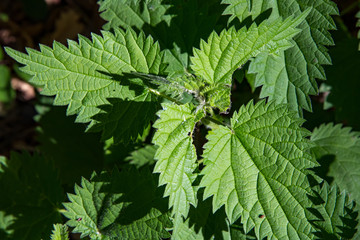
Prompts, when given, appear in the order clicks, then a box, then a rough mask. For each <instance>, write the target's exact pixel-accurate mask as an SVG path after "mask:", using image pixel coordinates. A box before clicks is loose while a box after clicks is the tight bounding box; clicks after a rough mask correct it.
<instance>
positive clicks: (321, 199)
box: [310, 182, 358, 240]
mask: <svg viewBox="0 0 360 240" xmlns="http://www.w3.org/2000/svg"><path fill="white" fill-rule="evenodd" d="M315 191H316V195H317V197H316V198H315V199H314V200H315V201H316V202H317V204H314V207H313V208H311V209H310V211H311V212H312V213H315V214H314V216H319V217H318V218H314V219H313V220H311V222H312V224H313V225H314V227H315V229H316V230H317V231H316V233H315V235H316V236H317V237H318V238H319V239H328V240H330V239H334V240H336V239H353V236H354V233H355V232H356V225H357V224H358V222H357V221H356V220H355V219H356V217H357V213H356V212H354V208H355V202H352V201H350V200H349V196H348V195H347V194H346V192H345V191H343V192H341V191H340V190H339V188H338V187H337V186H332V187H331V186H329V184H328V183H327V182H323V185H322V187H320V186H316V189H315ZM315 201H314V202H315Z"/></svg>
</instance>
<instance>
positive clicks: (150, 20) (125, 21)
mask: <svg viewBox="0 0 360 240" xmlns="http://www.w3.org/2000/svg"><path fill="white" fill-rule="evenodd" d="M161 2H162V0H150V1H139V0H120V1H113V0H104V1H100V2H99V4H100V8H99V12H102V13H101V14H100V16H101V17H102V18H103V19H105V20H106V21H108V22H107V23H106V24H105V25H104V27H103V28H104V29H106V30H109V29H111V28H114V27H115V28H116V27H120V26H121V27H123V28H127V27H136V28H138V29H142V28H143V26H144V25H150V26H156V25H157V24H159V23H160V22H162V21H165V22H167V23H169V20H170V19H171V16H170V15H166V14H165V13H166V11H167V9H168V8H169V7H170V5H167V4H161Z"/></svg>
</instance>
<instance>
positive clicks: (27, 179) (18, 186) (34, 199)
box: [0, 153, 63, 240]
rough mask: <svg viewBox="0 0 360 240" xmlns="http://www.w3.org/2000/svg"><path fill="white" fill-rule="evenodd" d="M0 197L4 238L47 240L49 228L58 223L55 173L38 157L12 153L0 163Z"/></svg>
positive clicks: (60, 197) (58, 191)
mask: <svg viewBox="0 0 360 240" xmlns="http://www.w3.org/2000/svg"><path fill="white" fill-rule="evenodd" d="M0 195H1V197H0V218H1V220H0V225H5V227H6V228H5V230H6V231H5V234H4V232H3V230H0V236H3V234H4V235H5V236H6V237H4V239H19V240H20V239H21V240H25V239H29V240H32V239H48V238H49V236H50V233H51V229H52V225H53V224H54V223H57V222H60V221H61V216H60V212H59V209H60V208H61V202H62V200H63V191H62V188H61V185H60V182H59V180H58V178H57V171H56V170H55V169H54V168H53V166H52V164H51V163H49V162H47V161H46V160H45V159H44V158H42V157H40V156H39V155H34V156H30V155H29V154H25V153H22V154H20V153H12V154H11V156H10V159H8V160H6V161H1V162H0ZM1 222H3V223H1ZM0 229H1V228H0ZM1 239H3V238H1Z"/></svg>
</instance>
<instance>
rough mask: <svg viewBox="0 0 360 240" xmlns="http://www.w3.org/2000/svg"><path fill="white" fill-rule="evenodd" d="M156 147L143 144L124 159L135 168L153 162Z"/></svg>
mask: <svg viewBox="0 0 360 240" xmlns="http://www.w3.org/2000/svg"><path fill="white" fill-rule="evenodd" d="M156 150H157V147H156V146H155V145H145V147H142V148H139V149H137V150H135V151H133V152H132V153H131V155H130V156H129V157H127V158H126V159H125V160H126V161H129V162H130V164H134V165H135V166H136V167H137V168H140V167H143V166H145V165H152V164H154V163H155V160H154V157H155V153H156Z"/></svg>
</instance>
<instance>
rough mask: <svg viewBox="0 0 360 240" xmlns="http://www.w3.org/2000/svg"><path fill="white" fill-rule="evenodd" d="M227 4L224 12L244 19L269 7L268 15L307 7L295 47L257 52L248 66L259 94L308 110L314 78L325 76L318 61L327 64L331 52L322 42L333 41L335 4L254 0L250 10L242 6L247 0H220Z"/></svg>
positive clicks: (316, 0) (299, 11) (321, 0)
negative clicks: (282, 50) (268, 53)
mask: <svg viewBox="0 0 360 240" xmlns="http://www.w3.org/2000/svg"><path fill="white" fill-rule="evenodd" d="M222 3H224V4H229V5H228V7H227V9H226V10H225V12H224V14H230V15H231V19H233V18H235V17H237V18H239V20H240V21H243V20H244V19H245V18H246V17H248V16H251V17H252V18H253V19H255V18H256V17H257V16H259V15H260V14H261V13H263V12H265V11H266V10H268V9H272V12H271V16H270V18H277V17H279V16H280V17H283V18H287V17H289V16H295V17H296V16H300V15H301V14H302V13H303V12H305V11H308V10H310V14H309V15H307V17H306V20H305V21H304V22H303V23H302V24H300V25H299V26H298V28H300V29H301V30H302V31H301V33H300V34H298V35H297V36H296V37H295V38H294V43H295V45H294V47H293V48H290V49H288V50H286V51H285V53H281V54H280V55H279V56H271V55H266V54H263V55H260V56H258V57H257V58H256V59H255V60H254V61H253V62H252V63H251V64H250V67H249V72H250V73H254V74H256V81H255V85H256V86H257V87H259V86H263V87H262V89H261V97H269V100H272V99H273V100H274V101H275V102H277V103H289V104H290V106H291V108H292V109H293V110H296V111H300V112H302V109H305V110H308V111H311V101H310V98H309V95H314V94H316V93H317V92H318V87H317V83H316V81H315V78H318V79H325V73H324V69H323V68H322V66H321V65H323V64H330V63H331V61H330V56H329V54H328V53H327V50H326V48H325V47H324V46H326V45H333V40H332V38H331V35H330V33H329V32H328V30H334V29H335V28H336V26H335V23H334V21H333V20H332V18H331V15H336V14H338V10H337V7H336V4H335V3H334V2H332V1H329V0H311V1H309V0H306V1H299V0H295V1H279V0H276V1H264V0H260V1H253V5H252V8H251V12H250V11H249V10H248V8H246V7H244V6H245V5H246V4H247V0H223V1H222Z"/></svg>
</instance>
